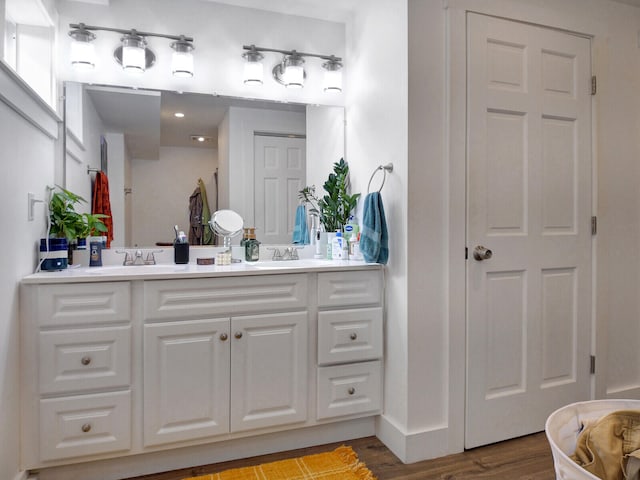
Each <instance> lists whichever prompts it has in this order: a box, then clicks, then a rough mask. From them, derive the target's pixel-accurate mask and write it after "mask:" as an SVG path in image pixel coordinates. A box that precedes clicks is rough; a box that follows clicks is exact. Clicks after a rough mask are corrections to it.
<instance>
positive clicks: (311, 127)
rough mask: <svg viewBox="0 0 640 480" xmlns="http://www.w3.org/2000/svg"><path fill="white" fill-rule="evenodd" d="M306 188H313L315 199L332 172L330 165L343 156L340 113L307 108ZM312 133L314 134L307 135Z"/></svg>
mask: <svg viewBox="0 0 640 480" xmlns="http://www.w3.org/2000/svg"><path fill="white" fill-rule="evenodd" d="M306 120H307V186H311V185H315V186H316V195H317V196H319V197H320V196H322V195H324V194H325V191H324V189H323V188H322V186H323V185H324V182H326V180H327V177H328V176H329V174H330V173H332V172H333V167H332V165H333V164H334V163H335V162H338V161H339V160H340V159H341V158H343V157H344V156H345V134H344V133H345V132H344V131H345V118H344V109H342V108H340V107H326V106H318V105H307V114H306ZM310 132H314V134H310Z"/></svg>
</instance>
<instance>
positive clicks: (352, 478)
mask: <svg viewBox="0 0 640 480" xmlns="http://www.w3.org/2000/svg"><path fill="white" fill-rule="evenodd" d="M184 480H376V477H375V476H374V475H373V473H371V471H370V470H369V469H368V468H367V466H366V465H365V464H364V463H363V462H361V461H360V460H358V456H357V455H356V453H355V452H354V451H353V450H352V449H351V447H347V446H342V447H338V448H336V449H335V450H334V451H333V452H326V453H318V454H315V455H307V456H304V457H298V458H292V459H289V460H280V461H277V462H271V463H263V464H262V465H256V466H255V467H243V468H234V469H232V470H225V471H224V472H219V473H211V474H208V475H201V476H199V477H191V478H187V479H184Z"/></svg>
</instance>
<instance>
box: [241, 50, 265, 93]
mask: <svg viewBox="0 0 640 480" xmlns="http://www.w3.org/2000/svg"><path fill="white" fill-rule="evenodd" d="M242 58H244V59H245V62H244V83H245V84H246V85H262V79H263V76H264V70H263V66H262V59H263V58H264V55H262V54H261V53H260V52H258V51H257V50H256V47H255V45H251V46H250V47H249V51H247V52H244V53H243V54H242Z"/></svg>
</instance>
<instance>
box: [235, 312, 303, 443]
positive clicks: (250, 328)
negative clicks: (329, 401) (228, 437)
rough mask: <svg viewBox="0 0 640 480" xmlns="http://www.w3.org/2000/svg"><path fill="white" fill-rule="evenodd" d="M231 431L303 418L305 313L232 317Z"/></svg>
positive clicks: (285, 422) (300, 420) (301, 420)
mask: <svg viewBox="0 0 640 480" xmlns="http://www.w3.org/2000/svg"><path fill="white" fill-rule="evenodd" d="M231 327H232V328H231V332H232V338H231V340H232V348H231V364H232V372H231V431H232V432H237V431H242V430H250V429H255V428H263V427H271V426H275V425H284V424H288V423H294V422H303V421H305V420H306V418H307V373H308V372H307V312H306V311H304V312H290V313H279V314H267V315H252V316H246V317H234V318H232V319H231Z"/></svg>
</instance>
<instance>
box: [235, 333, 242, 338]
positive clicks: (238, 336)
mask: <svg viewBox="0 0 640 480" xmlns="http://www.w3.org/2000/svg"><path fill="white" fill-rule="evenodd" d="M234 337H236V338H238V339H240V338H242V332H236V334H235V335H234Z"/></svg>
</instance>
